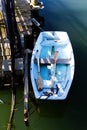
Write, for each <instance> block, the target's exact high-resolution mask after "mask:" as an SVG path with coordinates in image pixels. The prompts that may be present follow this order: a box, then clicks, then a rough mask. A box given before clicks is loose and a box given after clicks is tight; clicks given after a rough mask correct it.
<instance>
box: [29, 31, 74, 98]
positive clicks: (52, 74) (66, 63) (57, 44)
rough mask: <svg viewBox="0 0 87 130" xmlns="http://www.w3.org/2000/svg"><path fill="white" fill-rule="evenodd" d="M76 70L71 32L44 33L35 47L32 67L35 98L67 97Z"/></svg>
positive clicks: (40, 35)
mask: <svg viewBox="0 0 87 130" xmlns="http://www.w3.org/2000/svg"><path fill="white" fill-rule="evenodd" d="M74 71H75V61H74V54H73V49H72V45H71V42H70V39H69V36H68V34H67V32H62V31H44V32H41V33H40V34H39V36H38V38H37V41H36V43H35V46H34V49H33V53H32V57H31V68H30V75H31V82H32V87H33V90H34V94H35V98H36V99H44V100H64V99H66V97H67V95H68V93H69V90H70V87H71V85H72V81H73V77H74Z"/></svg>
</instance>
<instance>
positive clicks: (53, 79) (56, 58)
mask: <svg viewBox="0 0 87 130" xmlns="http://www.w3.org/2000/svg"><path fill="white" fill-rule="evenodd" d="M57 60H58V51H55V54H54V61H55V63H54V68H53V75H52V79H51V81H52V86H51V90H52V91H53V85H54V81H55V72H56V63H57Z"/></svg>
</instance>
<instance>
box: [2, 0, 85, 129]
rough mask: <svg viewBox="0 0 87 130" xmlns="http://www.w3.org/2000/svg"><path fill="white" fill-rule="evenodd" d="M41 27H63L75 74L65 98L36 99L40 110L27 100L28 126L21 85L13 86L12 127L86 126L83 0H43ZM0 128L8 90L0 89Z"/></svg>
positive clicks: (7, 110) (5, 117) (7, 112)
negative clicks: (28, 104) (70, 43)
mask: <svg viewBox="0 0 87 130" xmlns="http://www.w3.org/2000/svg"><path fill="white" fill-rule="evenodd" d="M43 2H44V5H45V8H44V10H42V11H41V15H42V16H44V19H45V27H44V29H45V30H60V31H67V32H68V34H69V37H70V40H71V42H72V46H73V50H74V55H75V64H76V65H75V76H74V80H73V83H72V86H71V89H70V92H69V95H68V97H67V99H66V100H65V101H40V102H39V104H40V113H38V112H37V111H35V107H34V106H33V105H32V104H31V103H30V108H31V109H30V118H29V119H30V127H29V128H26V127H25V124H24V122H23V88H21V87H19V88H17V105H16V110H15V116H14V122H13V128H12V130H44V129H45V130H78V129H79V130H86V129H87V94H86V93H87V79H86V78H87V58H86V56H87V51H86V50H87V0H79V1H78V0H43ZM0 99H2V100H3V101H5V102H6V103H5V104H0V130H6V127H7V123H8V120H9V115H10V101H11V90H10V89H4V90H2V89H1V90H0Z"/></svg>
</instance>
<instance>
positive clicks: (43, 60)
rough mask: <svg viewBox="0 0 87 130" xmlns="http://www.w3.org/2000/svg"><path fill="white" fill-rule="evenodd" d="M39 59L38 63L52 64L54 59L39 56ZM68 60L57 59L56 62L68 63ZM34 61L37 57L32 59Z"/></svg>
mask: <svg viewBox="0 0 87 130" xmlns="http://www.w3.org/2000/svg"><path fill="white" fill-rule="evenodd" d="M39 60H40V64H54V63H55V60H54V59H53V58H39ZM70 60H71V58H69V59H58V60H57V64H70ZM34 62H35V63H37V59H36V58H35V59H34Z"/></svg>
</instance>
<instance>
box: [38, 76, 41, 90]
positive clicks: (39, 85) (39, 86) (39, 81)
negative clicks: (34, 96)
mask: <svg viewBox="0 0 87 130" xmlns="http://www.w3.org/2000/svg"><path fill="white" fill-rule="evenodd" d="M38 90H42V78H41V76H40V75H38Z"/></svg>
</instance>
